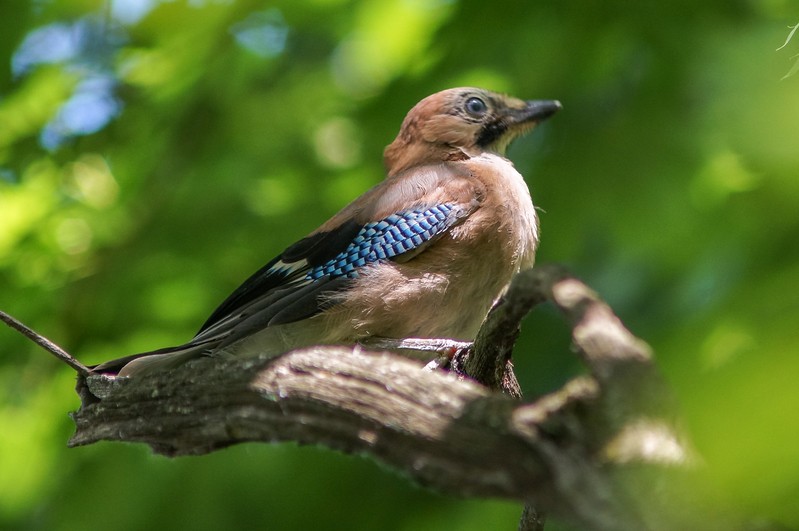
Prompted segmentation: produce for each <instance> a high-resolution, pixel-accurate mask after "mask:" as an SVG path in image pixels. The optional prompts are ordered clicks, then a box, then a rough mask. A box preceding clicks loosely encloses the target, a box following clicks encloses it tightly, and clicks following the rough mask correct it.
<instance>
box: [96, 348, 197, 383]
mask: <svg viewBox="0 0 799 531" xmlns="http://www.w3.org/2000/svg"><path fill="white" fill-rule="evenodd" d="M209 350H210V349H209V346H208V345H207V344H206V343H205V342H201V343H187V344H185V345H180V346H178V347H167V348H162V349H158V350H152V351H149V352H142V353H140V354H131V355H129V356H124V357H121V358H116V359H113V360H110V361H106V362H103V363H101V364H99V365H95V366H94V367H90V369H91V370H92V372H94V373H97V374H111V375H116V376H133V375H134V374H135V375H136V376H139V375H141V374H144V373H148V372H151V371H160V370H168V369H173V368H175V367H177V366H178V365H181V364H183V363H186V362H187V361H189V360H190V359H192V358H196V357H199V356H202V355H203V354H204V353H207V352H208V351H209Z"/></svg>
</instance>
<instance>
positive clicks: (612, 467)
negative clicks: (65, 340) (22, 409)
mask: <svg viewBox="0 0 799 531" xmlns="http://www.w3.org/2000/svg"><path fill="white" fill-rule="evenodd" d="M545 300H551V301H553V302H554V303H555V305H556V306H557V307H558V308H560V310H561V311H562V312H563V313H564V315H565V316H566V317H567V319H569V321H570V322H572V324H573V327H574V335H573V340H574V343H575V346H576V347H577V348H578V350H579V352H580V354H581V357H582V359H583V360H584V361H585V363H586V364H587V365H588V367H589V369H590V371H591V376H590V377H580V378H576V379H574V380H572V381H570V382H568V383H567V384H566V385H564V386H563V388H561V389H560V390H559V391H557V392H555V393H553V394H550V395H546V396H543V397H541V398H539V399H537V400H535V401H534V402H532V403H521V402H519V401H518V400H515V399H513V398H510V397H508V396H504V395H502V394H498V393H496V392H493V391H492V388H493V389H497V388H505V387H506V385H505V384H503V382H506V383H507V381H508V379H509V378H512V379H513V381H515V377H513V376H512V370H511V368H510V367H511V366H510V365H509V363H510V352H511V350H512V346H513V342H514V341H515V338H516V335H517V332H518V328H519V322H520V321H521V319H522V318H523V317H524V315H525V314H526V313H527V312H528V311H529V310H530V308H531V307H532V306H534V305H535V304H537V303H539V302H542V301H545ZM464 350H465V353H464V354H463V356H464V357H463V358H462V359H461V360H460V361H462V362H463V363H462V366H463V367H464V369H465V370H466V371H475V372H474V373H470V374H473V375H474V376H476V377H477V379H478V380H480V381H483V382H485V383H487V384H489V385H488V387H486V386H483V385H479V384H478V383H476V382H475V381H472V380H469V379H464V377H463V376H462V375H459V374H457V373H456V372H455V371H452V372H445V371H441V370H434V371H423V370H421V367H422V366H421V363H420V362H418V361H415V360H412V359H408V358H404V357H400V356H397V355H396V354H393V353H388V352H373V351H367V350H365V349H363V348H362V347H355V348H351V347H332V346H324V347H315V348H310V349H304V350H298V351H293V352H289V353H287V354H285V355H282V356H279V357H277V358H271V359H266V358H256V359H249V360H241V359H233V360H219V359H201V360H196V361H194V362H191V363H188V364H186V365H184V366H182V367H179V368H178V369H176V370H174V371H170V372H166V373H156V374H152V375H147V376H143V377H140V378H134V379H130V380H128V379H118V380H114V379H112V378H108V377H106V376H102V375H91V376H88V377H83V376H81V377H79V381H78V392H79V394H80V395H81V398H82V406H81V408H80V409H79V410H78V411H77V412H75V413H74V414H73V419H74V420H75V423H76V426H77V431H76V433H75V435H74V436H73V437H72V439H71V441H70V445H71V446H79V445H86V444H91V443H94V442H97V441H100V440H117V441H135V442H143V443H146V444H148V445H150V446H151V447H152V448H153V450H154V451H156V452H158V453H161V454H165V455H170V456H175V455H186V454H203V453H207V452H211V451H214V450H216V449H219V448H222V447H225V446H229V445H231V444H236V443H240V442H245V441H264V442H274V441H297V442H301V443H313V444H323V445H326V446H328V447H330V448H334V449H338V450H341V451H344V452H348V453H360V454H368V455H371V456H372V457H374V458H375V459H378V460H380V461H382V462H384V463H386V464H388V465H390V466H392V467H394V468H395V469H398V470H401V471H403V472H404V473H405V474H407V475H408V476H409V477H410V478H412V479H413V480H415V481H417V482H418V483H420V484H422V485H426V486H429V487H432V488H435V489H437V490H440V491H443V492H447V493H451V494H456V495H461V496H481V497H501V498H507V499H515V500H520V501H523V502H528V501H530V500H533V501H534V502H535V504H536V507H541V508H543V509H545V510H547V511H548V512H549V511H551V512H553V513H554V514H556V515H558V516H560V517H561V518H564V519H566V520H568V521H571V522H572V523H574V524H575V525H578V526H579V527H580V528H582V529H596V530H605V529H608V530H610V529H613V530H625V529H647V528H659V526H658V525H652V517H651V515H647V508H646V507H642V506H641V504H637V503H635V498H636V496H635V495H634V494H631V493H630V492H627V491H625V489H624V487H623V483H621V482H619V481H618V478H617V471H618V470H619V469H620V465H623V464H624V465H628V464H631V463H635V464H637V465H640V464H647V465H659V466H662V465H664V464H665V465H669V466H681V465H684V464H685V463H686V462H688V460H689V457H688V456H689V452H688V450H687V449H686V446H685V445H684V444H683V442H682V441H681V439H680V437H679V434H678V433H677V431H676V430H675V429H674V428H673V423H671V422H670V421H669V420H668V419H669V418H670V416H669V415H671V413H673V412H672V411H670V410H669V407H668V406H669V405H670V404H671V401H670V400H668V399H665V400H664V399H663V398H662V396H660V395H661V394H664V395H665V396H668V395H669V393H668V391H667V390H666V389H665V387H664V386H663V384H662V382H661V380H660V378H659V376H658V374H657V371H656V370H655V368H654V365H653V363H652V360H651V356H650V354H649V351H648V348H647V347H646V345H644V344H643V343H642V342H640V341H639V340H637V339H636V338H635V337H634V336H632V334H630V333H629V332H628V331H627V330H626V329H624V327H623V326H622V324H621V322H620V321H619V320H618V319H617V318H616V317H615V316H614V315H613V313H612V312H611V311H610V309H609V308H608V307H607V306H606V305H605V304H604V303H602V302H601V301H600V300H599V299H598V298H597V296H596V294H595V293H593V292H592V291H591V290H590V289H588V288H587V287H586V286H585V285H583V284H582V283H580V282H579V281H577V280H576V279H574V278H571V277H570V276H569V275H568V274H566V273H565V272H564V271H563V270H562V269H560V268H555V267H539V268H537V269H535V270H533V271H528V272H524V273H522V274H520V275H519V276H518V277H517V278H516V279H515V280H514V282H513V283H512V285H511V287H510V289H509V291H508V293H507V295H506V296H505V297H504V299H503V300H502V302H501V303H500V304H499V305H498V306H497V307H496V308H495V310H494V311H493V312H492V313H491V315H490V316H489V318H488V319H487V321H486V324H485V325H484V328H483V330H481V332H480V334H479V336H478V338H477V341H476V343H475V345H474V347H473V348H471V349H464ZM526 513H527V511H526ZM526 518H527V520H528V521H529V522H532V523H531V524H530V525H531V526H534V527H537V528H540V525H539V524H540V522H538V523H535V522H536V521H538V520H540V518H539V517H538V516H536V515H535V514H526ZM658 518H659V517H658ZM655 520H656V521H659V520H657V519H655ZM524 521H525V520H524V519H523V524H522V525H525V524H524ZM664 521H667V520H664ZM534 527H533V528H534Z"/></svg>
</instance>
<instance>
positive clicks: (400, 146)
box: [383, 138, 473, 176]
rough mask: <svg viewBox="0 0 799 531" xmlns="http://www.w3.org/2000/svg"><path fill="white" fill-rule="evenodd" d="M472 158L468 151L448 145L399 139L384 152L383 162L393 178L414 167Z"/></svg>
mask: <svg viewBox="0 0 799 531" xmlns="http://www.w3.org/2000/svg"><path fill="white" fill-rule="evenodd" d="M471 156H473V154H470V153H467V151H466V150H464V149H461V148H458V147H453V146H450V145H447V144H434V143H431V142H424V141H418V142H407V141H404V140H403V139H400V138H397V139H396V140H395V141H394V142H392V143H391V144H389V145H388V147H387V148H386V150H385V151H384V153H383V162H384V163H385V166H386V171H387V172H388V175H389V176H392V175H397V174H399V173H401V172H403V171H405V170H407V169H409V168H412V167H414V166H422V165H426V164H441V163H443V162H448V161H457V160H466V159H468V158H470V157H471Z"/></svg>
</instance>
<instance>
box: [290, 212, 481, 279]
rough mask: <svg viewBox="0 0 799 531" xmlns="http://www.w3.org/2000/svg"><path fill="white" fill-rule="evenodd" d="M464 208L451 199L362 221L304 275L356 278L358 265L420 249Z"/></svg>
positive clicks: (454, 219)
mask: <svg viewBox="0 0 799 531" xmlns="http://www.w3.org/2000/svg"><path fill="white" fill-rule="evenodd" d="M465 214H466V212H465V210H464V209H463V208H462V207H460V206H458V205H456V204H452V203H444V204H441V205H436V206H433V207H430V208H426V209H415V210H407V211H404V212H399V213H396V214H392V215H390V216H388V217H387V218H385V219H381V220H380V221H374V222H371V223H367V224H366V225H364V226H363V227H362V228H361V230H360V231H358V234H356V235H355V238H354V239H353V240H352V242H351V243H350V244H349V245H348V246H347V248H346V249H345V250H344V251H342V252H340V253H339V254H337V255H336V256H335V257H333V258H332V259H330V260H328V261H327V262H325V263H324V264H320V265H317V266H315V267H312V268H311V269H310V270H309V271H308V273H307V274H306V276H305V278H306V279H308V280H316V279H319V278H322V277H324V276H330V277H331V278H336V277H348V278H356V277H357V276H358V269H359V268H361V267H363V266H365V265H368V264H371V263H374V262H378V261H381V260H397V259H400V258H404V257H405V256H403V255H406V256H407V255H409V254H410V255H413V254H416V253H418V252H420V251H421V250H422V249H423V247H424V246H425V245H426V244H428V243H430V242H431V241H432V240H433V239H434V238H435V237H436V236H438V235H440V234H442V233H444V232H445V231H446V230H447V229H449V228H450V227H452V226H453V225H454V224H455V223H457V221H458V220H459V219H461V218H462V217H464V215H465Z"/></svg>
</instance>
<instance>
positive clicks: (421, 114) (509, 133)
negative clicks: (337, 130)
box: [384, 87, 561, 174]
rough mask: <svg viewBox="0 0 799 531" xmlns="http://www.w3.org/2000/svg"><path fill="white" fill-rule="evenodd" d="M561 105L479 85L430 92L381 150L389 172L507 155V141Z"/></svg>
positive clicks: (550, 114)
mask: <svg viewBox="0 0 799 531" xmlns="http://www.w3.org/2000/svg"><path fill="white" fill-rule="evenodd" d="M560 108H561V105H560V102H558V101H556V100H531V101H524V100H520V99H517V98H513V97H510V96H504V95H502V94H496V93H494V92H489V91H487V90H483V89H478V88H470V87H464V88H454V89H449V90H443V91H441V92H437V93H435V94H433V95H432V96H428V97H426V98H425V99H423V100H422V101H420V102H419V103H417V104H416V106H415V107H414V108H413V109H411V110H410V112H409V113H408V115H407V116H406V117H405V120H404V121H403V122H402V127H401V128H400V132H399V134H398V135H397V138H396V139H395V140H394V142H392V143H391V144H389V146H388V147H387V148H386V151H385V155H384V158H385V163H386V167H387V168H388V169H389V174H393V173H396V172H398V171H401V170H402V169H405V168H408V167H410V166H412V165H414V162H415V161H418V162H419V163H429V162H434V161H435V160H437V159H438V160H452V159H457V158H466V157H473V156H476V155H479V154H481V153H483V152H486V151H488V152H492V153H498V154H500V155H504V154H505V150H506V149H507V147H508V145H509V144H510V143H511V141H512V140H513V139H514V138H516V137H518V136H520V135H522V134H524V133H526V132H528V131H530V130H531V129H532V128H533V127H535V125H536V124H537V123H539V122H541V121H542V120H545V119H546V118H549V117H550V116H552V115H553V114H554V113H555V112H557V111H558V110H559V109H560Z"/></svg>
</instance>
